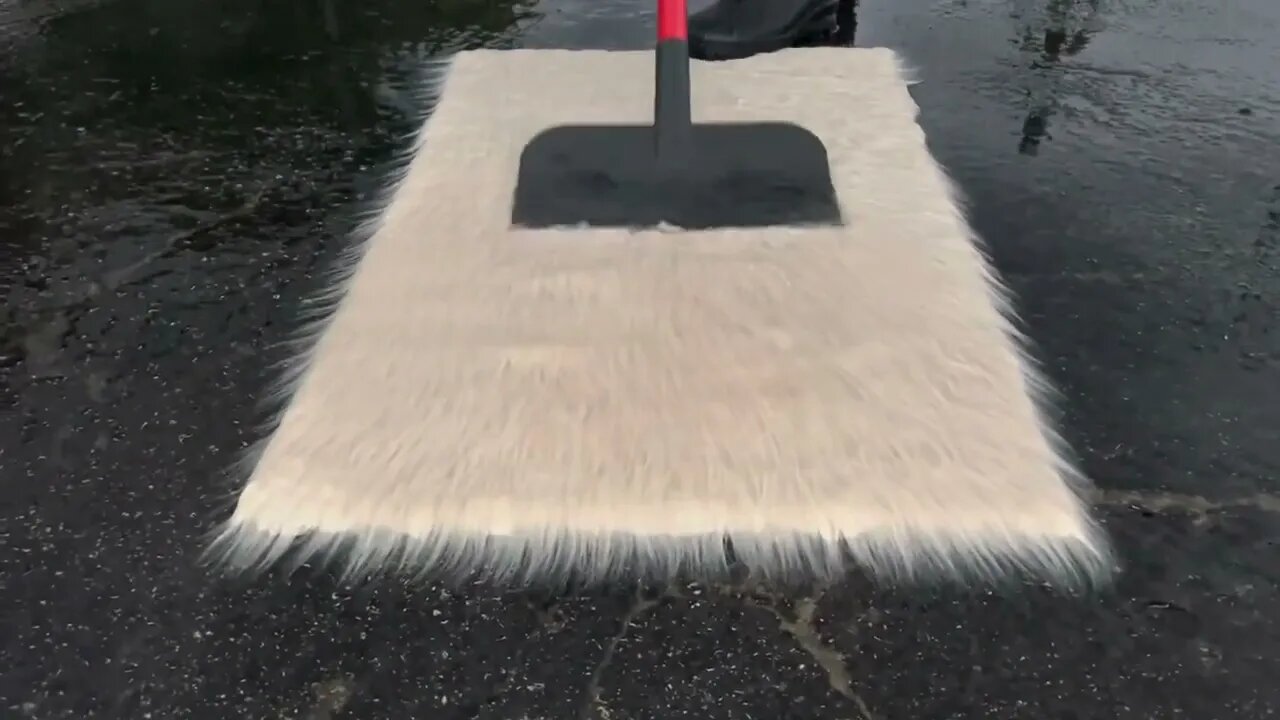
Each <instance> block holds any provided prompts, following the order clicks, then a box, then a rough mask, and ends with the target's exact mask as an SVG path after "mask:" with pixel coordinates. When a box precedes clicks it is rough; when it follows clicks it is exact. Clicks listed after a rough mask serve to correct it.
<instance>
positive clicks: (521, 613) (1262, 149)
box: [0, 0, 1280, 720]
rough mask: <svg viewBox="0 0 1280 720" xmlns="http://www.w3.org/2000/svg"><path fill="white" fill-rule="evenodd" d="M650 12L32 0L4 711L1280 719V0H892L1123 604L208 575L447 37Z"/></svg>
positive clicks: (20, 86) (616, 22) (623, 719)
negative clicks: (268, 411)
mask: <svg viewBox="0 0 1280 720" xmlns="http://www.w3.org/2000/svg"><path fill="white" fill-rule="evenodd" d="M649 7H650V3H648V2H641V1H640V0H626V1H625V2H620V1H619V2H600V1H598V0H546V1H545V2H544V3H543V4H542V5H538V6H532V5H524V6H519V5H517V6H512V5H510V4H508V3H501V2H497V1H492V2H477V1H476V0H439V1H438V2H434V3H431V2H392V1H389V0H364V1H363V2H358V3H341V2H336V1H335V2H332V3H328V2H325V0H312V1H311V2H301V1H298V2H294V1H286V0H278V1H277V2H269V3H268V2H249V1H248V0H226V1H224V2H218V3H211V2H196V1H195V0H167V1H163V2H162V1H161V0H116V1H114V2H105V3H100V4H99V3H94V2H92V1H90V0H62V1H61V2H54V1H53V0H47V1H43V2H21V1H16V2H15V0H7V2H6V1H4V0H0V132H2V133H3V135H0V140H2V141H3V142H2V143H0V291H2V292H3V293H4V298H5V301H4V304H3V308H0V313H2V314H0V438H2V440H0V482H3V492H0V569H2V570H3V575H0V589H2V594H0V601H2V603H3V604H2V605H0V614H2V616H3V626H2V629H0V717H3V718H6V720H7V718H38V719H40V720H50V719H53V718H126V719H129V720H135V719H139V720H141V719H143V718H154V719H156V720H162V719H167V718H184V719H185V718H193V719H196V720H201V719H204V718H209V719H218V720H221V719H224V718H247V719H253V720H257V719H263V720H267V719H270V720H277V719H286V718H287V719H290V720H342V719H345V718H360V719H364V718H397V719H399V718H411V717H414V718H429V719H430V720H464V719H465V720H576V719H579V718H595V719H598V720H641V719H644V720H649V719H653V720H678V719H679V718H691V719H696V720H720V719H722V718H723V719H728V718H741V719H743V720H746V719H748V718H750V719H755V720H783V719H787V718H795V719H817V720H871V719H875V720H889V719H896V718H902V719H904V720H926V719H934V718H943V719H951V718H982V719H1004V718H1027V719H1029V720H1041V719H1048V718H1053V719H1058V718H1061V719H1063V720H1067V719H1078V720H1094V719H1099V720H1102V719H1107V720H1110V719H1124V720H1128V719H1133V720H1152V719H1159V720H1165V719H1170V720H1173V719H1177V718H1190V719H1193V720H1232V719H1236V718H1240V719H1249V720H1254V719H1257V720H1261V719H1263V718H1269V717H1273V716H1276V715H1278V714H1280V683H1277V678H1280V486H1278V485H1280V322H1278V320H1280V318H1278V315H1280V277H1278V275H1277V273H1278V272H1280V83H1277V82H1276V68H1277V67H1280V40H1278V39H1277V34H1278V33H1280V4H1278V3H1276V2H1275V1H1274V0H1220V1H1219V2H1200V1H1198V0H1195V1H1193V0H1097V2H1088V1H1087V0H1081V1H1079V2H1075V3H1071V2H1062V1H1058V0H1036V1H1035V2H1033V1H1031V0H999V1H997V0H936V1H935V0H864V5H863V7H862V8H861V9H860V10H859V14H858V26H857V35H856V43H857V44H858V45H866V46H876V45H888V46H891V47H895V48H898V49H900V50H901V51H902V52H903V53H905V55H906V57H907V58H908V59H909V60H910V61H911V63H913V64H914V65H915V66H916V67H917V68H918V69H919V74H920V77H921V79H922V80H923V81H924V82H923V83H922V84H921V85H919V86H916V87H915V88H914V90H913V92H914V94H915V96H916V97H917V99H918V101H919V103H920V105H921V106H922V109H923V117H922V122H923V124H924V125H925V127H926V130H927V131H928V133H929V136H930V138H931V142H932V144H933V146H934V148H935V152H936V153H937V155H938V156H939V158H940V159H941V160H942V161H943V162H945V163H946V164H947V165H948V167H949V168H950V169H951V170H952V172H953V173H954V174H955V176H956V177H957V179H958V180H959V182H960V183H961V185H962V186H963V187H964V189H965V190H966V191H967V192H968V193H969V195H970V196H971V199H972V201H973V213H974V221H975V223H976V225H977V227H978V229H979V230H980V231H981V232H982V233H983V234H984V235H985V236H986V237H987V238H988V239H989V241H990V243H991V245H992V250H993V253H994V255H995V260H996V262H997V264H998V265H999V266H1000V268H1001V270H1002V271H1003V272H1004V273H1005V274H1006V277H1007V278H1008V280H1009V282H1010V283H1011V284H1012V285H1013V286H1014V288H1015V289H1016V290H1017V291H1018V292H1019V293H1020V295H1021V300H1022V307H1023V309H1024V312H1025V315H1026V317H1027V320H1028V323H1029V325H1030V329H1031V334H1032V335H1033V336H1034V338H1035V339H1036V341H1037V342H1038V343H1039V345H1040V348H1041V356H1042V357H1043V359H1044V360H1045V362H1046V365H1047V366H1048V369H1049V371H1050V373H1051V374H1052V376H1053V378H1054V379H1055V381H1056V382H1057V383H1058V384H1059V385H1060V386H1061V387H1062V388H1063V389H1064V391H1065V396H1066V401H1067V402H1066V406H1065V408H1064V410H1065V417H1064V422H1065V424H1066V431H1067V433H1068V435H1069V437H1070V439H1071V440H1072V442H1073V443H1074V444H1075V445H1076V447H1077V448H1078V450H1079V452H1080V454H1081V456H1082V459H1083V462H1084V464H1085V467H1086V468H1087V470H1088V471H1089V472H1090V473H1091V474H1092V475H1093V476H1094V477H1095V478H1097V480H1098V482H1099V484H1100V486H1101V487H1102V488H1103V490H1102V491H1101V492H1100V493H1099V495H1098V498H1097V500H1098V513H1099V514H1100V515H1101V516H1102V517H1103V518H1104V519H1105V521H1106V523H1107V526H1108V529H1109V530H1110V532H1111V533H1112V534H1113V535H1114V536H1115V538H1116V540H1117V543H1118V545H1119V548H1120V551H1121V553H1122V556H1123V558H1124V561H1125V563H1126V567H1125V571H1124V574H1123V575H1122V576H1121V579H1120V581H1119V584H1118V585H1117V587H1116V588H1115V589H1114V590H1113V591H1112V592H1110V593H1108V594H1106V595H1104V596H1102V597H1097V598H1089V599H1079V598H1077V599H1069V598H1059V597H1053V596H1051V595H1050V594H1048V593H1046V592H1043V591H1041V590H1039V589H1037V588H1027V589H1025V590H1024V591H1023V592H1021V593H1017V594H1014V595H1012V596H1009V595H1005V596H994V595H984V594H969V595H961V594H954V593H945V592H934V593H930V594H909V593H907V592H905V591H899V590H893V589H877V588H872V587H869V586H867V585H866V584H865V583H863V582H862V581H860V580H850V581H849V582H848V583H847V584H844V585H842V586H839V587H834V588H828V589H826V590H825V591H823V592H814V593H810V594H809V595H808V596H805V597H790V598H783V597H774V596H770V595H769V594H767V593H765V592H744V591H742V590H741V589H735V588H696V587H693V588H686V589H684V590H683V591H681V592H672V593H670V594H669V595H668V596H663V597H660V598H657V599H652V598H644V599H641V600H636V599H635V598H633V597H632V596H631V595H630V593H629V591H626V590H619V591H618V592H617V593H614V594H599V595H593V596H587V597H575V598H571V599H565V600H562V601H560V602H550V601H544V600H539V599H533V598H525V597H520V596H511V597H505V598H498V597H489V596H479V595H477V596H472V597H462V596H458V595H451V594H448V593H445V592H443V591H441V590H439V589H435V588H431V587H423V586H409V585H388V584H383V585H381V586H377V587H366V588H362V589H359V590H344V589H342V588H340V587H338V586H337V585H336V584H335V583H334V582H333V581H332V580H331V579H329V578H327V577H325V576H323V575H314V574H302V575H298V576H296V577H293V578H286V577H283V576H280V575H273V576H270V577H265V578H262V579H260V580H255V581H253V582H240V583H230V582H226V581H223V580H219V579H217V578H214V577H211V576H210V575H209V574H208V573H207V572H206V570H204V569H203V568H201V567H200V566H199V565H197V563H196V560H197V553H198V551H199V550H200V549H201V547H202V540H203V533H204V532H206V531H207V530H208V529H209V528H211V527H212V526H213V524H214V523H215V522H216V521H217V520H218V519H219V518H221V517H222V514H223V513H224V512H225V511H226V509H227V501H228V500H229V499H230V498H231V497H233V493H234V491H235V487H234V486H233V485H232V484H230V483H229V482H228V481H226V480H223V479H221V478H220V477H219V476H218V475H217V471H218V470H219V469H220V468H222V467H223V466H224V465H225V464H226V463H227V462H228V461H230V460H231V459H232V457H233V456H234V454H235V453H236V451H237V450H238V449H239V448H240V447H241V446H242V445H243V444H245V443H246V442H248V441H250V440H251V439H252V438H253V437H254V434H253V427H254V424H255V422H256V418H255V417H254V414H253V410H252V408H253V407H254V402H255V397H256V396H257V395H258V394H259V392H260V391H261V389H262V388H263V385H264V382H265V381H266V378H267V376H266V371H265V370H264V367H265V366H266V365H267V364H268V363H269V362H271V361H274V360H276V359H279V354H278V351H276V350H273V349H271V344H272V343H274V342H275V341H277V340H279V339H281V338H282V337H283V336H284V334H285V333H286V332H287V331H288V330H289V329H290V328H291V327H292V326H293V325H292V324H293V322H294V318H295V314H296V313H295V311H296V308H297V306H298V303H299V300H300V299H301V298H302V297H303V296H304V295H305V294H306V293H308V292H310V291H312V290H314V289H315V288H316V287H317V282H318V280H317V278H318V277H320V276H321V275H322V274H323V273H324V272H325V271H327V270H328V269H330V268H331V267H332V264H333V262H334V259H335V256H336V254H337V253H338V252H339V251H340V250H341V249H342V247H343V244H344V238H345V232H346V230H347V228H348V223H349V222H350V220H351V219H352V213H353V212H355V211H357V210H359V209H361V200H362V199H363V198H365V197H366V194H367V193H368V192H369V190H370V189H371V188H373V187H374V186H375V185H376V183H377V182H378V175H377V173H378V169H379V168H380V167H381V166H382V165H381V164H382V163H384V162H385V161H386V160H387V159H388V157H389V156H390V154H391V153H392V152H393V150H394V149H395V148H397V147H398V143H399V142H401V140H400V138H401V136H402V134H403V133H405V132H407V131H409V130H411V129H412V125H411V123H410V121H409V119H408V115H407V110H408V108H409V101H408V97H409V95H408V93H407V92H406V91H405V88H406V87H407V85H406V83H407V82H409V81H410V78H411V77H412V71H413V69H414V66H415V63H418V62H419V61H421V60H422V59H424V58H427V57H430V56H433V55H437V54H439V53H443V52H447V51H450V50H453V49H457V48H461V47H465V46H476V45H491V46H504V45H512V44H516V43H525V44H530V45H537V46H552V45H569V46H611V47H620V46H639V45H640V44H642V43H644V42H646V41H647V40H648V38H649V34H650V27H651V26H650V24H649V23H651V15H650V14H649ZM494 102H495V103H500V102H501V98H494Z"/></svg>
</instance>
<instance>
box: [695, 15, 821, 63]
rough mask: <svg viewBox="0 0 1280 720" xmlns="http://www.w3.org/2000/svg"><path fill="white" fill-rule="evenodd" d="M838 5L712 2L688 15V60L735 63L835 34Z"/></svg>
mask: <svg viewBox="0 0 1280 720" xmlns="http://www.w3.org/2000/svg"><path fill="white" fill-rule="evenodd" d="M838 5H839V2H838V0H716V2H715V4H714V5H712V6H711V7H709V8H707V9H705V10H702V11H700V12H697V13H694V14H693V15H691V16H689V55H690V56H691V57H694V58H697V59H699V60H736V59H740V58H745V57H750V56H752V55H758V54H760V53H766V52H774V51H777V50H782V49H784V48H788V47H792V46H793V45H797V44H800V43H802V42H803V41H806V40H808V39H811V38H814V37H820V36H826V35H829V34H830V33H833V32H835V30H836V8H837V6H838Z"/></svg>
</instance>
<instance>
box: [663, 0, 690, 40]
mask: <svg viewBox="0 0 1280 720" xmlns="http://www.w3.org/2000/svg"><path fill="white" fill-rule="evenodd" d="M688 39H689V7H688V5H687V4H686V2H685V0H658V42H662V41H663V40H688Z"/></svg>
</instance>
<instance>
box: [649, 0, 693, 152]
mask: <svg viewBox="0 0 1280 720" xmlns="http://www.w3.org/2000/svg"><path fill="white" fill-rule="evenodd" d="M654 55H655V57H654V62H655V72H656V75H655V78H654V80H655V82H654V102H653V130H654V139H655V143H656V145H657V147H656V148H655V149H656V151H657V154H658V157H659V159H662V160H668V161H670V160H677V159H683V158H685V157H687V156H688V153H689V149H690V148H689V145H690V143H691V142H692V138H691V136H692V134H693V110H692V106H691V103H690V99H689V98H690V91H691V88H690V81H689V9H688V6H687V5H686V0H658V45H657V48H655V53H654Z"/></svg>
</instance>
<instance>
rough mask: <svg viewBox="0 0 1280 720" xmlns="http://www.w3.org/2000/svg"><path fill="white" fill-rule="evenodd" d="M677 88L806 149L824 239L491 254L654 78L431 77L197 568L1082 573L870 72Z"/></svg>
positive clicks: (1050, 477)
mask: <svg viewBox="0 0 1280 720" xmlns="http://www.w3.org/2000/svg"><path fill="white" fill-rule="evenodd" d="M693 83H694V85H693V86H694V112H695V119H696V120H698V121H703V122H716V121H724V122H734V121H770V120H772V121H789V122H794V123H797V124H800V125H802V126H804V127H806V128H808V129H809V130H811V131H812V132H814V133H815V134H816V135H817V136H818V137H819V138H820V139H821V140H822V141H823V142H824V143H825V145H826V147H827V149H828V153H829V157H830V163H831V171H832V177H833V180H834V184H835V187H836V189H837V192H838V195H839V199H840V203H841V207H842V211H843V213H844V215H845V220H846V223H847V226H845V227H822V228H806V229H799V228H777V229H765V230H761V229H734V230H716V231H699V232H661V231H657V230H654V231H644V232H629V231H625V230H617V229H573V230H560V231H545V230H512V229H510V228H509V213H510V203H511V197H512V192H513V190H514V185H515V182H516V177H517V167H518V162H519V158H520V153H521V150H522V148H523V147H524V145H525V144H526V143H527V142H528V141H529V140H530V139H532V138H533V137H534V136H535V135H536V134H537V133H538V132H539V131H541V130H543V129H545V128H548V127H550V126H555V125H562V124H574V125H576V124H608V123H624V124H635V123H646V122H648V121H649V120H650V119H651V113H652V106H651V102H652V91H653V55H652V53H648V52H595V51H542V50H539V51H479V52H467V53H462V54H460V55H458V56H456V57H455V58H454V60H453V63H452V67H451V69H450V70H449V73H448V75H447V79H446V81H445V84H444V89H443V92H442V93H441V98H440V102H439V105H438V106H437V107H436V109H435V112H434V114H433V116H432V117H431V118H430V120H428V121H427V123H426V124H425V126H424V128H423V132H422V134H421V138H420V140H421V142H419V143H418V144H416V145H415V150H414V151H415V155H414V157H413V158H412V160H411V162H410V163H409V165H408V167H407V170H406V172H405V174H404V175H403V176H402V177H401V178H400V179H399V181H398V183H397V185H396V186H395V187H394V189H393V192H392V194H391V195H390V199H389V203H388V204H387V206H386V208H385V210H384V211H383V212H382V214H381V215H380V216H379V217H378V218H377V221H376V223H375V224H374V226H373V228H372V232H371V235H370V236H369V239H368V242H367V243H366V244H364V245H363V246H362V248H363V255H362V256H361V257H359V258H357V259H354V260H353V266H352V268H351V270H352V272H351V273H350V275H349V276H348V277H346V278H345V279H344V281H343V283H342V284H341V286H340V288H341V289H342V290H343V291H344V292H345V294H343V295H341V296H340V301H339V302H338V304H337V307H336V311H335V312H334V314H333V315H332V317H331V318H328V319H327V322H325V323H324V324H323V325H321V326H319V329H318V332H319V333H320V334H319V335H318V337H316V338H315V343H314V345H313V346H312V347H311V348H310V349H309V353H310V355H309V357H308V358H307V361H308V362H307V364H306V365H305V370H304V371H303V372H302V373H301V374H299V375H298V376H297V377H293V378H291V379H290V385H289V388H288V390H289V391H290V392H292V398H291V401H290V402H289V403H288V405H287V407H286V409H285V411H284V413H283V416H282V417H281V420H280V424H279V427H278V428H277V429H276V431H275V432H274V434H273V435H272V436H271V437H270V438H268V440H267V441H265V442H264V444H263V445H262V446H261V447H260V448H258V449H257V452H256V453H255V454H254V455H253V458H252V460H253V461H256V464H253V465H251V467H252V471H251V474H250V476H249V478H248V482H247V484H246V486H245V487H244V489H243V491H242V493H241V494H240V496H239V498H238V502H237V504H236V507H235V511H234V513H233V515H232V516H231V518H230V520H229V521H228V522H227V524H226V525H225V527H224V528H223V531H222V534H221V535H220V536H219V537H218V539H217V542H216V544H215V548H218V549H219V550H221V551H222V552H224V553H225V556H226V558H227V559H228V560H230V561H231V562H233V563H235V564H237V565H241V566H250V565H256V564H258V563H262V562H270V561H274V560H276V559H278V558H279V557H280V556H282V555H284V554H286V552H289V551H290V550H291V548H292V551H294V552H301V553H302V554H303V555H302V556H303V557H306V556H309V555H310V554H314V553H316V552H322V551H323V552H329V551H336V550H341V551H342V553H343V557H344V558H345V561H346V563H347V568H348V569H350V570H358V571H364V570H374V569H378V568H385V567H388V566H395V567H403V568H406V569H417V570H424V571H427V572H431V573H436V572H439V573H449V574H452V573H458V572H461V573H464V574H466V573H471V572H473V571H478V572H480V573H481V574H483V575H486V576H490V577H492V578H495V579H499V580H504V581H508V582H540V581H544V580H556V579H562V578H564V577H566V576H569V575H573V576H576V577H577V578H579V579H585V580H588V581H590V580H602V579H608V578H613V577H618V576H624V577H627V576H635V575H650V576H651V575H654V574H657V575H667V574H670V573H674V572H684V573H691V574H693V575H695V576H711V575H715V574H718V573H719V572H721V571H722V570H723V569H724V566H725V563H726V549H725V543H724V540H725V539H726V538H727V539H729V540H731V542H732V547H733V553H734V557H736V558H737V559H738V560H739V561H741V562H743V563H745V564H746V565H747V566H748V567H749V568H751V569H752V570H754V571H755V572H757V573H761V574H765V575H776V574H779V573H788V572H793V571H800V572H802V573H806V574H812V573H817V574H828V573H834V572H839V571H840V570H841V569H842V567H844V566H845V563H846V561H847V560H848V559H849V558H852V559H853V560H854V561H856V562H858V563H860V564H861V565H862V566H863V568H864V569H866V570H868V571H870V572H871V573H873V574H876V575H878V576H882V577H888V578H890V579H894V580H903V579H929V578H936V577H939V576H945V577H961V578H973V577H974V576H981V577H990V576H993V575H998V574H1003V573H1005V572H1007V571H1012V570H1023V571H1031V572H1032V573H1034V574H1035V575H1037V576H1039V577H1041V578H1043V579H1046V580H1049V581H1056V582H1063V583H1073V584H1074V583H1076V582H1078V581H1081V580H1097V579H1100V578H1102V577H1104V576H1106V575H1107V573H1108V572H1109V569H1110V567H1111V563H1110V551H1109V548H1108V543H1107V541H1106V538H1105V536H1104V535H1103V534H1102V533H1100V532H1099V530H1098V528H1097V526H1096V525H1095V524H1094V523H1093V522H1092V520H1091V519H1090V517H1089V514H1088V511H1087V508H1086V507H1085V505H1084V504H1083V503H1082V501H1081V497H1080V492H1081V490H1083V489H1084V487H1085V482H1084V479H1083V478H1081V477H1080V476H1079V474H1078V473H1076V472H1075V470H1074V469H1073V468H1072V467H1071V466H1070V464H1069V463H1068V462H1067V461H1066V460H1065V459H1064V458H1063V456H1062V454H1061V452H1060V450H1061V448H1060V445H1059V442H1058V440H1057V437H1056V435H1055V434H1054V432H1053V431H1052V429H1050V428H1048V427H1047V426H1046V425H1045V422H1044V420H1043V418H1042V416H1041V413H1040V410H1039V406H1038V404H1037V403H1038V401H1040V400H1042V399H1043V396H1044V394H1045V392H1046V389H1045V387H1044V386H1043V384H1042V383H1040V381H1039V380H1038V378H1037V376H1036V373H1035V371H1034V370H1033V369H1032V367H1031V366H1030V364H1029V361H1028V360H1027V359H1026V357H1025V356H1024V353H1023V350H1022V345H1021V339H1020V338H1019V337H1018V336H1017V333H1016V331H1015V329H1014V328H1013V327H1012V325H1011V322H1010V320H1009V317H1010V316H1009V313H1008V307H1007V302H1006V296H1005V294H1004V293H1003V290H1002V288H1001V287H1000V286H999V282H998V280H997V278H996V277H995V276H994V275H993V272H992V270H991V269H990V268H989V267H988V265H987V264H986V262H985V259H984V256H983V253H982V252H981V250H980V248H979V247H978V246H977V244H976V240H975V237H974V234H973V232H972V231H971V229H970V228H969V226H968V225H967V223H966V220H965V217H964V214H963V210H962V208H961V206H960V204H959V203H958V201H957V199H956V196H955V193H954V192H953V188H952V187H951V185H950V183H949V181H948V179H947V178H946V176H945V174H944V172H943V171H942V170H941V168H940V167H939V166H938V165H937V164H936V163H935V161H934V160H933V159H932V157H931V156H930V153H929V151H928V150H927V148H926V145H925V137H924V134H923V132H922V130H921V128H920V127H919V126H918V125H917V124H916V121H915V119H916V114H917V108H916V105H915V103H914V102H913V101H912V99H911V97H910V95H909V94H908V91H907V85H908V82H907V80H906V78H905V77H904V75H903V73H902V71H901V69H900V67H899V64H898V62H897V60H896V58H895V56H894V55H893V54H892V53H891V52H889V51H887V50H871V49H855V50H850V49H797V50H789V51H785V52H780V53H775V54H770V55H765V56H758V57H755V58H752V59H748V60H743V61H736V62H731V63H715V64H711V63H695V64H694V66H693ZM751 151H752V148H749V147H744V148H743V149H742V152H744V153H749V152H751ZM299 540H302V541H304V542H302V544H301V545H299V544H298V543H297V542H296V541H299Z"/></svg>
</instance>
